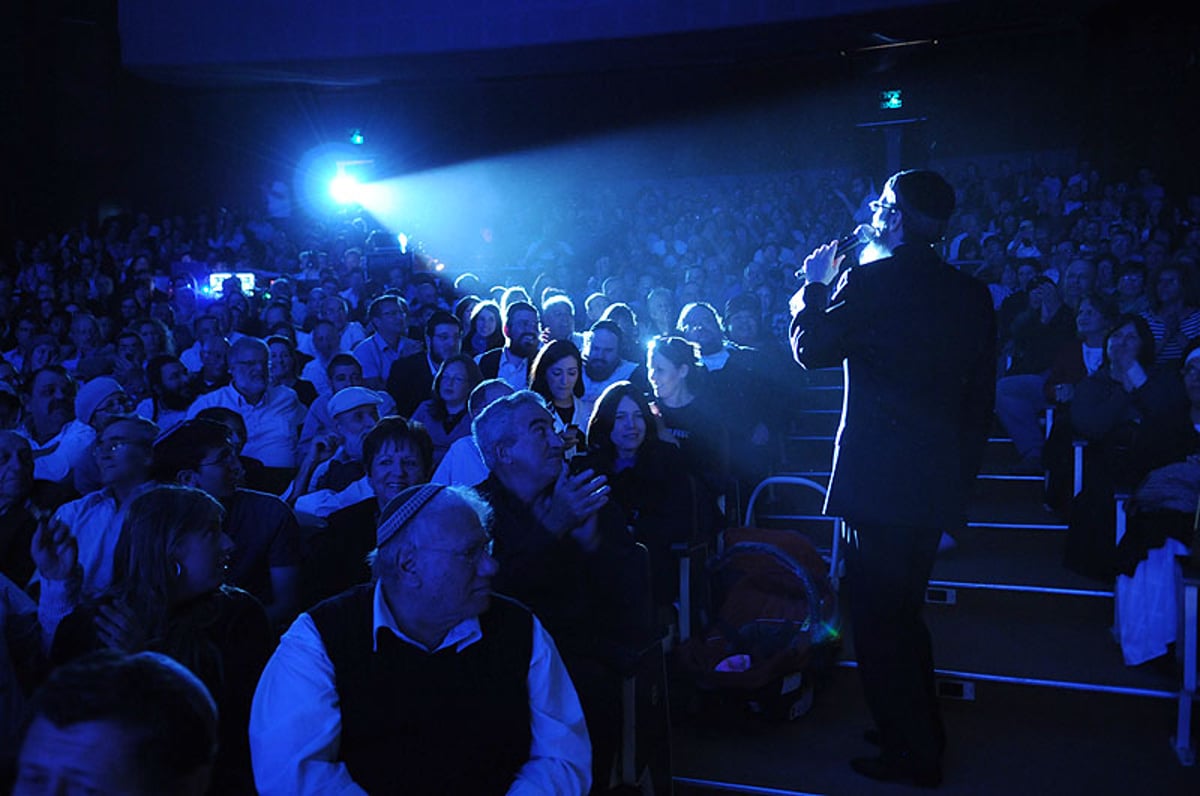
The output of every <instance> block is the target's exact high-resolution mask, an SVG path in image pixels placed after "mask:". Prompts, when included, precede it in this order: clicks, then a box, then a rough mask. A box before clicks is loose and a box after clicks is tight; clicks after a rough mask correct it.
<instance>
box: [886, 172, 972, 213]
mask: <svg viewBox="0 0 1200 796" xmlns="http://www.w3.org/2000/svg"><path fill="white" fill-rule="evenodd" d="M894 179H895V181H894V182H893V183H892V190H893V191H895V193H896V199H897V200H898V201H899V202H900V204H901V205H903V206H906V207H909V208H911V209H913V210H916V211H917V212H918V213H922V214H923V215H926V216H929V217H930V218H932V219H935V220H937V221H948V220H949V219H950V216H951V215H953V214H954V206H955V203H956V200H955V197H954V189H953V188H951V187H950V183H948V182H946V180H945V179H943V178H942V176H941V175H940V174H938V173H936V172H933V171H927V170H925V169H911V170H909V171H901V172H899V173H897V174H896V176H895V178H894Z"/></svg>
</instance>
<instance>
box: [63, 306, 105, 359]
mask: <svg viewBox="0 0 1200 796" xmlns="http://www.w3.org/2000/svg"><path fill="white" fill-rule="evenodd" d="M70 338H71V344H72V345H73V346H74V349H73V353H72V355H71V356H70V357H68V358H67V359H64V360H63V362H62V366H63V368H64V369H65V370H66V371H67V372H68V373H71V374H72V375H74V374H75V372H76V371H77V370H78V369H79V366H80V364H81V363H83V362H87V361H88V360H89V359H93V358H97V357H102V356H105V355H110V356H111V354H112V351H113V348H112V346H111V345H108V344H106V342H105V339H104V335H103V334H102V333H101V330H100V324H99V323H97V322H96V316H94V315H92V314H91V313H90V312H77V313H75V315H74V316H72V318H71V332H70Z"/></svg>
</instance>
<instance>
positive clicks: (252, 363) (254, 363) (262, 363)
mask: <svg viewBox="0 0 1200 796" xmlns="http://www.w3.org/2000/svg"><path fill="white" fill-rule="evenodd" d="M229 364H231V365H239V366H241V367H243V368H253V367H261V368H265V367H266V366H267V360H265V359H235V360H234V361H233V362H230V363H229Z"/></svg>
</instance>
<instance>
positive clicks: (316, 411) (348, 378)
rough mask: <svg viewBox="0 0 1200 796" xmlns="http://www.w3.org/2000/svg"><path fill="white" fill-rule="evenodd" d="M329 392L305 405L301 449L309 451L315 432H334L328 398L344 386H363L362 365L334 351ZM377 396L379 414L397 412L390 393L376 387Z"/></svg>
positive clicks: (330, 364)
mask: <svg viewBox="0 0 1200 796" xmlns="http://www.w3.org/2000/svg"><path fill="white" fill-rule="evenodd" d="M328 377H329V386H330V390H331V391H330V392H327V393H324V394H322V395H318V396H317V400H315V401H313V403H312V406H310V407H309V408H308V416H307V417H305V418H304V426H303V427H302V428H301V429H300V450H302V451H304V450H308V449H309V448H310V447H311V446H312V442H313V439H314V438H315V437H316V436H317V435H318V434H329V433H331V432H332V431H333V418H331V417H330V416H329V399H330V398H332V397H333V394H334V393H336V392H341V391H342V390H344V389H346V388H347V387H362V386H364V385H363V378H362V365H360V364H358V360H357V359H355V358H354V357H353V356H351V355H350V354H337V355H335V356H334V357H333V359H331V360H329V373H328ZM374 392H375V394H376V395H378V396H379V400H380V404H379V415H380V416H381V417H382V416H383V415H390V414H396V413H397V412H396V402H395V401H393V400H392V396H391V395H389V394H388V393H386V392H384V391H382V390H375V391H374Z"/></svg>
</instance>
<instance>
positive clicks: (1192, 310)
mask: <svg viewBox="0 0 1200 796" xmlns="http://www.w3.org/2000/svg"><path fill="white" fill-rule="evenodd" d="M1153 279H1154V284H1153V290H1151V291H1150V310H1149V311H1148V312H1144V313H1142V317H1143V318H1145V319H1146V322H1147V323H1148V324H1149V325H1150V333H1151V334H1153V335H1154V348H1155V356H1154V361H1155V362H1156V363H1157V364H1159V365H1169V366H1172V367H1178V366H1179V364H1180V363H1181V362H1182V361H1183V350H1184V349H1185V348H1187V346H1188V344H1189V343H1190V342H1191V341H1192V340H1193V339H1195V338H1196V337H1200V308H1197V306H1196V298H1195V296H1194V295H1193V294H1192V280H1191V278H1190V275H1189V273H1188V269H1187V268H1185V267H1183V266H1182V265H1177V264H1174V263H1167V264H1166V265H1164V266H1163V267H1162V268H1159V269H1158V272H1157V273H1156V274H1154V277H1153Z"/></svg>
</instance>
